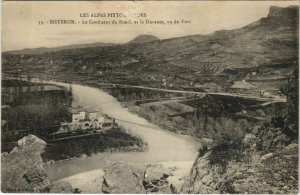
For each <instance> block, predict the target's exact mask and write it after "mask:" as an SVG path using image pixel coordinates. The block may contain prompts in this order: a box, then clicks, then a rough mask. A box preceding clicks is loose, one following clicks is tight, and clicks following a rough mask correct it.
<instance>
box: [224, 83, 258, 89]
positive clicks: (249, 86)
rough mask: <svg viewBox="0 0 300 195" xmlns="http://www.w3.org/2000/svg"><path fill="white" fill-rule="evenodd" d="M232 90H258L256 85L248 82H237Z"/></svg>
mask: <svg viewBox="0 0 300 195" xmlns="http://www.w3.org/2000/svg"><path fill="white" fill-rule="evenodd" d="M230 88H232V89H257V88H258V87H256V86H255V85H252V84H250V83H247V82H246V81H235V82H234V84H233V85H232V86H231V87H230Z"/></svg>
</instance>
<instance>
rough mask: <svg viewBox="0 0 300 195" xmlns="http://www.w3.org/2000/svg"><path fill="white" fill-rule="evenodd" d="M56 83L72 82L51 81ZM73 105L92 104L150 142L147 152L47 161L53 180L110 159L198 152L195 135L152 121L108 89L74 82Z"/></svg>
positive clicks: (148, 159) (145, 159)
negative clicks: (123, 104)
mask: <svg viewBox="0 0 300 195" xmlns="http://www.w3.org/2000/svg"><path fill="white" fill-rule="evenodd" d="M51 83H53V84H58V85H64V86H67V87H69V84H64V83H58V82H51ZM72 92H73V98H74V101H73V106H82V107H83V108H91V109H93V110H98V111H100V112H102V113H105V114H108V115H109V116H111V117H114V118H116V122H117V123H119V125H121V126H123V127H125V128H126V129H128V130H130V132H132V133H133V134H136V135H139V136H141V137H142V138H143V139H144V140H145V141H146V142H147V143H148V146H149V150H148V151H146V152H127V153H109V154H108V153H100V154H98V155H94V156H91V157H80V158H76V159H72V160H65V161H59V162H56V163H54V164H51V165H45V169H46V172H47V174H48V177H49V179H50V180H52V181H54V180H59V179H62V178H65V177H69V176H72V175H75V174H78V173H82V172H87V171H91V170H96V169H101V168H103V167H104V166H105V164H106V162H107V161H127V162H142V163H153V162H172V161H173V162H174V161H176V162H179V161H190V162H193V161H194V160H195V158H196V156H197V150H198V146H199V143H198V142H197V141H196V139H194V138H192V137H189V136H184V135H179V134H175V133H172V132H169V131H167V130H163V129H161V128H159V127H157V126H156V125H153V124H151V123H149V122H148V121H146V120H145V119H143V118H141V117H139V116H138V115H135V114H132V113H130V112H129V111H128V110H127V109H126V108H123V107H122V106H121V104H120V103H119V102H118V101H117V100H116V99H115V98H114V97H112V96H111V95H109V94H107V93H106V92H104V91H102V90H100V89H97V88H93V87H88V86H83V85H76V84H72Z"/></svg>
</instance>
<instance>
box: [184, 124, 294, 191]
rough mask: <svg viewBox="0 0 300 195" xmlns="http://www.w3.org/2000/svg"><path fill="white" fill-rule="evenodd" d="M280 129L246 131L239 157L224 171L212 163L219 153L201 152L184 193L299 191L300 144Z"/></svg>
mask: <svg viewBox="0 0 300 195" xmlns="http://www.w3.org/2000/svg"><path fill="white" fill-rule="evenodd" d="M261 131H263V132H261ZM269 131H270V132H269ZM277 131H279V130H278V129H277V130H274V129H272V130H266V129H262V130H260V131H259V130H257V131H256V135H254V134H246V135H245V137H244V139H243V140H242V151H241V152H242V155H241V156H240V159H237V158H234V159H231V160H230V161H229V162H227V166H226V169H225V170H224V169H222V167H221V166H220V165H219V164H213V163H212V162H211V159H212V155H216V152H214V154H213V153H212V151H211V150H209V151H208V152H206V153H205V154H204V155H199V157H198V158H197V160H196V161H195V163H194V166H193V168H192V170H191V174H190V176H189V177H188V178H187V180H186V181H185V183H184V184H183V186H182V189H181V193H195V194H196V193H202V194H203V193H205V194H206V193H217V194H219V193H242V194H245V193H247V194H248V193H252V194H254V193H279V194H286V193H297V191H298V166H297V165H298V144H296V143H291V144H287V140H289V141H290V138H289V139H288V136H285V135H284V134H282V132H277ZM276 132H277V133H276ZM271 134H272V135H273V136H271ZM270 136H271V137H270ZM271 148H273V149H272V150H271ZM270 151H273V152H270Z"/></svg>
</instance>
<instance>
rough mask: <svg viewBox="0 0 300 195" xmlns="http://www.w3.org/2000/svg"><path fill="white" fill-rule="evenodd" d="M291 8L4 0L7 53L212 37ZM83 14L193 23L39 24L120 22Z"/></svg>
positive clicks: (243, 3)
mask: <svg viewBox="0 0 300 195" xmlns="http://www.w3.org/2000/svg"><path fill="white" fill-rule="evenodd" d="M289 5H298V1H251V2H250V1H200V2H199V1H119V2H117V1H89V2H87V1H61V2H58V1H50V2H49V1H48V2H47V1H3V2H2V51H9V50H16V49H24V48H37V47H57V46H64V45H71V44H81V43H95V42H105V43H125V42H128V41H130V40H132V39H133V38H134V37H136V36H138V35H140V34H151V35H154V36H157V37H158V38H160V39H167V38H172V37H181V36H187V35H194V34H209V33H212V32H214V31H216V30H230V29H236V28H241V27H243V26H245V25H247V24H249V23H251V22H254V21H257V20H259V19H260V18H262V17H266V16H267V15H268V12H269V8H270V6H279V7H287V6H289ZM80 13H89V14H91V13H123V14H124V15H126V16H127V17H126V18H122V19H123V20H125V19H126V20H129V19H131V20H134V19H136V18H135V17H134V15H135V14H138V13H146V15H147V18H146V19H148V20H165V21H166V20H169V21H174V20H178V21H180V22H181V21H182V20H185V21H191V23H190V24H181V23H179V24H170V25H158V24H152V25H151V24H137V25H131V24H129V25H124V24H116V25H100V24H76V25H62V24H51V25H50V24H45V25H38V21H39V20H42V21H44V22H47V21H49V20H56V19H67V20H68V19H74V20H75V21H81V20H82V19H85V20H87V21H88V20H90V19H92V20H111V19H115V18H82V17H80ZM116 19H117V21H118V20H119V18H116Z"/></svg>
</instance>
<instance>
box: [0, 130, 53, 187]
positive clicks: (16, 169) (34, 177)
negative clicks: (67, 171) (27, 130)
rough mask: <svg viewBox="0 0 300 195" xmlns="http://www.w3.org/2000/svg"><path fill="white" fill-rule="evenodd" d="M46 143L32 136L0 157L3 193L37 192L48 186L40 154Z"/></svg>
mask: <svg viewBox="0 0 300 195" xmlns="http://www.w3.org/2000/svg"><path fill="white" fill-rule="evenodd" d="M45 147H46V142H44V141H43V140H41V139H39V138H37V137H36V136H34V135H28V136H26V137H24V138H22V139H21V140H19V141H18V145H17V146H16V147H15V148H14V149H13V150H12V151H11V152H10V153H9V154H8V153H2V155H1V157H2V158H1V177H2V178H1V181H2V182H1V187H2V190H3V191H4V192H39V191H41V190H42V189H43V188H45V187H46V186H48V185H49V184H50V182H49V180H48V179H47V174H46V172H45V170H44V168H43V161H42V158H41V153H42V152H43V151H44V148H45Z"/></svg>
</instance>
